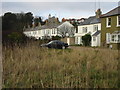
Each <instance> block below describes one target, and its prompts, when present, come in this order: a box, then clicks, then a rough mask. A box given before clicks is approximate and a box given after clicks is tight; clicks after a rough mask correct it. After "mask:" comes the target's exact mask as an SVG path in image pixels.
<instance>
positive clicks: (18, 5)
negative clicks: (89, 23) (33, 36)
mask: <svg viewBox="0 0 120 90" xmlns="http://www.w3.org/2000/svg"><path fill="white" fill-rule="evenodd" d="M22 1H23V0H15V2H14V0H4V1H2V13H1V15H4V13H6V12H13V13H20V12H25V13H26V12H32V13H33V15H34V16H42V17H43V19H46V18H47V17H48V14H51V15H52V16H56V17H58V18H59V19H62V18H63V17H64V18H87V17H89V16H94V15H95V10H96V9H98V8H99V7H100V8H101V10H102V12H103V14H104V13H107V12H108V11H110V10H111V9H114V8H115V7H117V6H118V1H119V0H104V2H101V1H102V0H89V2H88V0H84V2H80V1H81V0H79V2H77V1H78V0H66V2H62V1H63V0H60V2H56V1H55V0H49V2H47V1H48V0H39V2H37V1H38V0H24V1H26V2H22ZM33 1H34V2H33ZM42 1H44V2H42ZM50 1H52V2H50ZM53 1H54V2H53ZM73 1H74V2H73ZM75 1H76V2H75ZM95 1H96V3H95ZM105 1H106V2H105ZM108 1H109V2H108ZM110 1H111V2H110ZM112 1H114V2H112ZM99 2H100V3H99Z"/></svg>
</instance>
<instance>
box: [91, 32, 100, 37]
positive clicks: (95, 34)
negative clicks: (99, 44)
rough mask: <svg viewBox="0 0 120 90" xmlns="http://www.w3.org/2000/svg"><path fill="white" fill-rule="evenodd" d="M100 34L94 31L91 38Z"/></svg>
mask: <svg viewBox="0 0 120 90" xmlns="http://www.w3.org/2000/svg"><path fill="white" fill-rule="evenodd" d="M99 34H100V31H96V32H95V33H94V34H93V35H92V36H97V35H99Z"/></svg>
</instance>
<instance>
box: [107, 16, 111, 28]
mask: <svg viewBox="0 0 120 90" xmlns="http://www.w3.org/2000/svg"><path fill="white" fill-rule="evenodd" d="M107 27H111V18H107Z"/></svg>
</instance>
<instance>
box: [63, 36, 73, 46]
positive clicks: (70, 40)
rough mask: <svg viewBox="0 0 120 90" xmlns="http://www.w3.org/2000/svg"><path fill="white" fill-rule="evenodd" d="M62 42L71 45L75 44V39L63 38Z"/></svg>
mask: <svg viewBox="0 0 120 90" xmlns="http://www.w3.org/2000/svg"><path fill="white" fill-rule="evenodd" d="M61 41H63V42H66V43H68V44H69V45H74V44H75V37H65V38H62V39H61Z"/></svg>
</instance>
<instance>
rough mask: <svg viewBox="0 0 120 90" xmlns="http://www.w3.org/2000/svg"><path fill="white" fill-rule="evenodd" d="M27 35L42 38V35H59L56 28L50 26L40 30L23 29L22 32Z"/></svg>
mask: <svg viewBox="0 0 120 90" xmlns="http://www.w3.org/2000/svg"><path fill="white" fill-rule="evenodd" d="M23 33H24V34H25V35H26V36H27V37H34V38H35V39H43V37H45V36H48V37H50V38H51V37H52V36H57V35H58V36H60V35H59V34H58V29H57V28H51V29H49V28H48V29H41V30H30V31H24V32H23Z"/></svg>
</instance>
